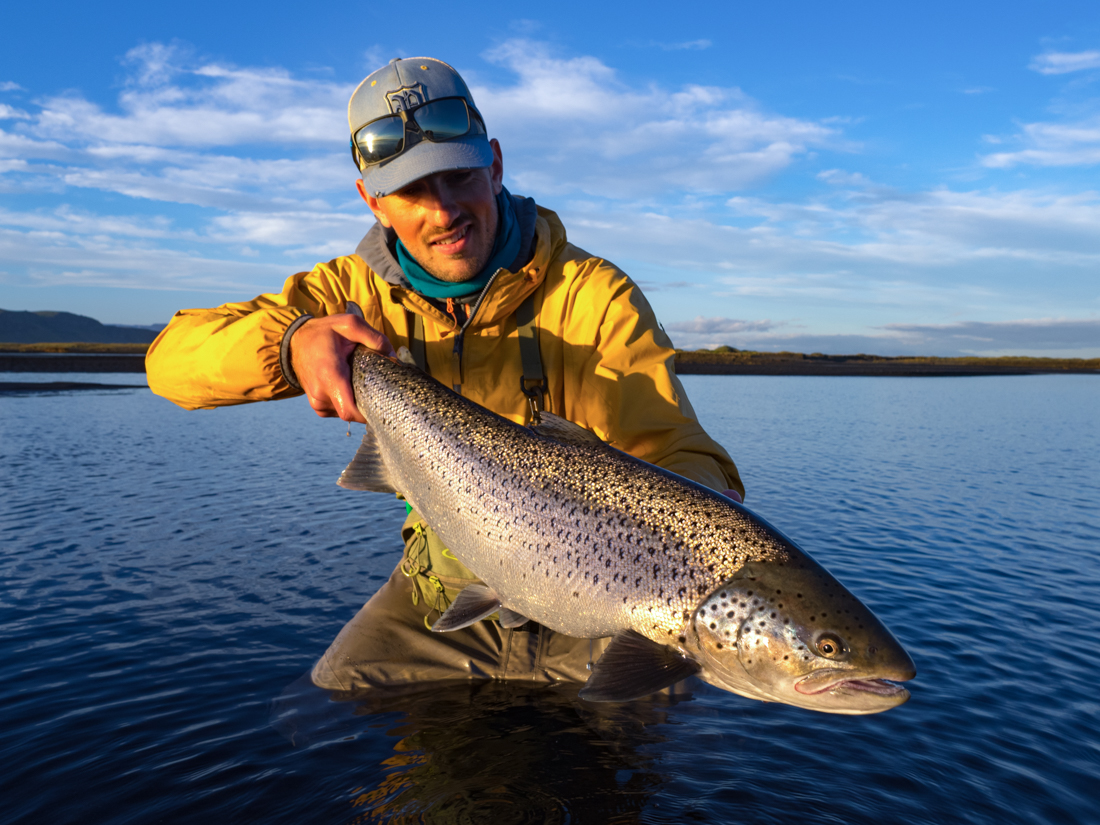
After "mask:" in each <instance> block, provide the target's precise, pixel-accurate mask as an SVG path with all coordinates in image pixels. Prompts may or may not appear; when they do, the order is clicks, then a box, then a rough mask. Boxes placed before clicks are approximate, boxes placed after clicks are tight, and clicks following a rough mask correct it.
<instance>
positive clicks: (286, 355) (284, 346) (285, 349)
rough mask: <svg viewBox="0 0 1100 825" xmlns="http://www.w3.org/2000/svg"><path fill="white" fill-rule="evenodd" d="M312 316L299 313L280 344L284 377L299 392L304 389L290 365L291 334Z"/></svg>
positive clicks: (281, 366) (280, 360)
mask: <svg viewBox="0 0 1100 825" xmlns="http://www.w3.org/2000/svg"><path fill="white" fill-rule="evenodd" d="M312 317H313V316H312V315H299V316H298V317H297V318H295V319H294V321H293V322H292V323H291V325H290V326H289V327H287V328H286V332H284V333H283V341H282V343H281V344H280V345H279V368H280V369H281V370H282V371H283V378H285V379H286V382H287V383H288V384H290V386H291V387H293V388H294V389H295V390H297V391H299V392H301V390H302V385H301V384H299V383H298V376H296V375H295V374H294V368H293V367H291V366H290V336H292V335H293V334H294V333H295V332H297V331H298V327H300V326H301V325H302V324H304V323H305V322H306V321H308V320H310V319H311V318H312Z"/></svg>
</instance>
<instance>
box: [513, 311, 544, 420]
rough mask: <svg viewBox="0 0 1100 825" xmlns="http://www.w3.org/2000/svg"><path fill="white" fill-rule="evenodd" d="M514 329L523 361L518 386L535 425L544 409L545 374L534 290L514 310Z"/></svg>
mask: <svg viewBox="0 0 1100 825" xmlns="http://www.w3.org/2000/svg"><path fill="white" fill-rule="evenodd" d="M516 331H517V332H518V333H519V355H520V358H521V359H522V361H523V375H522V376H520V379H519V387H520V389H521V390H522V391H523V394H524V395H526V396H527V403H528V405H529V406H530V408H531V423H532V424H536V425H537V424H538V423H539V413H541V412H542V411H543V410H545V409H546V376H544V375H543V374H542V356H541V355H540V353H539V328H538V325H537V324H536V323H535V293H534V292H532V293H531V294H530V295H529V296H527V299H526V300H524V302H523V303H522V304H520V305H519V309H517V310H516Z"/></svg>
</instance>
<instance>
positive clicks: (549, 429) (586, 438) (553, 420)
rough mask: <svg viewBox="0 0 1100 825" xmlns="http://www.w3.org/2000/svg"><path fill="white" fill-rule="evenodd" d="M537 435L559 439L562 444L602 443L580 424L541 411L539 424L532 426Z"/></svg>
mask: <svg viewBox="0 0 1100 825" xmlns="http://www.w3.org/2000/svg"><path fill="white" fill-rule="evenodd" d="M534 430H535V432H537V433H538V434H539V435H544V436H546V437H547V438H552V439H554V440H555V441H560V442H561V443H563V444H580V445H585V444H603V443H604V442H603V440H602V439H601V438H600V437H599V436H598V435H596V434H595V433H594V432H592V431H591V430H586V429H585V428H584V427H582V426H581V425H580V424H574V423H573V422H572V421H570V420H569V419H567V418H562V417H561V416H560V415H554V414H553V413H548V412H543V413H539V424H538V426H537V427H535V428H534Z"/></svg>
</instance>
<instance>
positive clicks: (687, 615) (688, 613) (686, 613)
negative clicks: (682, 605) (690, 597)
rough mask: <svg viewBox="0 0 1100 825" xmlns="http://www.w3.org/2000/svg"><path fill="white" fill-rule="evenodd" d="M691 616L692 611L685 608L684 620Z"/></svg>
mask: <svg viewBox="0 0 1100 825" xmlns="http://www.w3.org/2000/svg"><path fill="white" fill-rule="evenodd" d="M690 618H691V613H690V612H688V611H687V610H685V611H684V621H687V620H688V619H690Z"/></svg>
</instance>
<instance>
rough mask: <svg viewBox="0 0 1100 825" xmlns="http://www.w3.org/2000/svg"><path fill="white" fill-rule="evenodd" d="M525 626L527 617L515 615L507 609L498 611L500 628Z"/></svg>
mask: <svg viewBox="0 0 1100 825" xmlns="http://www.w3.org/2000/svg"><path fill="white" fill-rule="evenodd" d="M525 624H527V617H526V616H524V615H522V614H520V613H517V612H516V611H514V610H509V609H508V608H507V607H502V608H501V609H500V626H501V627H504V628H509V629H511V628H513V627H522V626H523V625H525Z"/></svg>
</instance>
